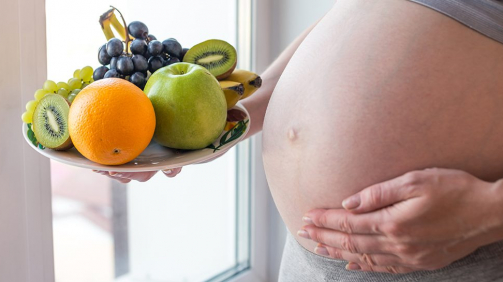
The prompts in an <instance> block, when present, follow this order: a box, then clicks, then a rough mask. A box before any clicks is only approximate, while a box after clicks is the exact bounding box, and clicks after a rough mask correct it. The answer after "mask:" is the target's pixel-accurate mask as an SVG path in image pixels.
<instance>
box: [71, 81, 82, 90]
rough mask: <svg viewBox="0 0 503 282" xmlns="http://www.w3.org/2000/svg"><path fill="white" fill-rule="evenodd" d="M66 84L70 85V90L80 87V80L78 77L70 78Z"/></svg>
mask: <svg viewBox="0 0 503 282" xmlns="http://www.w3.org/2000/svg"><path fill="white" fill-rule="evenodd" d="M68 85H69V86H70V89H71V90H74V89H81V87H82V81H81V80H80V78H72V79H70V80H69V81H68Z"/></svg>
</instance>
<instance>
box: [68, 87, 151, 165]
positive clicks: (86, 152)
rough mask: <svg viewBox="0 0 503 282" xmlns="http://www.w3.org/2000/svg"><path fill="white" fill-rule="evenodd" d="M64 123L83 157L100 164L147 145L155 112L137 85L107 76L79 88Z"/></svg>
mask: <svg viewBox="0 0 503 282" xmlns="http://www.w3.org/2000/svg"><path fill="white" fill-rule="evenodd" d="M68 125H69V127H68V128H69V130H70V136H71V138H72V140H73V143H74V145H75V148H76V149H77V150H78V151H79V152H80V153H81V154H82V155H83V156H84V157H86V158H88V159H89V160H92V161H94V162H97V163H99V164H103V165H120V164H124V163H127V162H129V161H131V160H133V159H134V158H136V157H137V156H138V155H140V153H141V152H142V151H143V150H144V149H145V148H146V147H147V146H148V144H149V143H150V141H151V139H152V136H153V134H154V130H155V113H154V108H153V107H152V103H151V102H150V100H149V99H148V98H147V96H146V95H145V93H143V92H142V91H141V90H140V89H139V88H138V87H136V86H134V85H133V84H132V83H130V82H128V81H126V80H123V79H119V78H107V79H101V80H99V81H96V82H94V83H92V84H90V85H89V86H87V87H86V88H85V89H83V90H82V91H80V93H79V94H78V96H77V97H76V98H75V100H74V101H73V103H72V107H71V108H70V113H69V117H68Z"/></svg>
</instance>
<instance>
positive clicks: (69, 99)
mask: <svg viewBox="0 0 503 282" xmlns="http://www.w3.org/2000/svg"><path fill="white" fill-rule="evenodd" d="M75 97H77V94H75V93H73V92H72V94H70V95H68V98H66V99H67V100H68V101H70V103H73V100H75Z"/></svg>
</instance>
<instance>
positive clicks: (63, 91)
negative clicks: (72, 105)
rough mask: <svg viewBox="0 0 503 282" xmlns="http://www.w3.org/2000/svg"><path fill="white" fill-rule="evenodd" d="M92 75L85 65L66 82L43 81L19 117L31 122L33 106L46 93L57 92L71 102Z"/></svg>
mask: <svg viewBox="0 0 503 282" xmlns="http://www.w3.org/2000/svg"><path fill="white" fill-rule="evenodd" d="M92 75H93V68H92V67H90V66H86V67H83V68H82V69H77V70H75V71H74V72H73V77H72V78H70V79H69V80H68V83H66V82H58V83H56V82H54V81H52V80H47V81H45V82H44V85H43V86H42V89H38V90H37V91H35V95H34V96H35V100H32V101H29V102H28V103H26V112H24V113H23V115H22V116H21V119H22V120H23V122H24V123H26V124H30V123H32V121H33V111H34V110H35V107H36V106H37V104H38V103H39V101H40V100H41V99H42V98H43V97H44V96H46V95H47V94H58V95H60V96H61V97H63V98H65V99H67V100H68V101H69V102H72V101H73V98H75V96H76V95H77V94H78V92H79V91H80V89H82V88H85V87H86V86H87V85H89V84H90V83H91V82H93V81H94V80H93V78H92ZM49 148H50V147H49Z"/></svg>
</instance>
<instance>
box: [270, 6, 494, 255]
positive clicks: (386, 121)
mask: <svg viewBox="0 0 503 282" xmlns="http://www.w3.org/2000/svg"><path fill="white" fill-rule="evenodd" d="M501 77H503V45H502V44H500V43H498V42H496V41H493V40H491V39H489V38H487V37H485V36H484V35H481V34H479V33H477V32H475V31H473V30H471V29H469V28H467V27H465V26H463V25H461V24H460V23H458V22H456V21H454V20H452V19H450V18H448V17H446V16H444V15H441V14H440V13H437V12H435V11H432V10H430V9H428V8H425V7H422V6H418V5H417V4H413V3H411V2H408V1H403V0H388V1H368V0H338V2H337V4H336V5H335V6H334V8H333V9H332V11H330V12H329V13H328V14H327V15H326V16H325V18H324V19H323V20H322V21H321V22H320V23H319V24H318V26H317V27H316V28H315V29H314V30H313V31H312V32H311V34H310V35H309V36H308V37H307V38H306V40H305V41H304V42H303V44H302V45H301V46H300V47H299V49H298V50H297V52H296V54H295V55H294V57H293V58H292V59H291V61H290V63H289V65H288V67H287V68H286V70H285V72H284V73H283V75H282V77H281V79H280V81H279V83H278V85H277V87H276V89H275V91H274V94H273V96H272V98H271V101H270V103H269V106H268V109H267V114H266V118H265V122H264V128H263V159H264V166H265V169H266V174H267V179H268V182H269V186H270V189H271V192H272V195H273V198H274V200H275V203H276V205H277V207H278V210H279V212H280V214H281V216H282V218H283V220H284V221H285V223H286V225H287V227H288V229H289V231H290V232H291V233H293V234H294V236H295V237H296V239H297V240H298V241H299V243H300V244H301V245H303V246H304V247H305V248H307V249H308V250H310V251H313V250H314V247H315V243H314V242H311V241H308V240H305V239H302V238H300V237H297V236H296V235H295V234H296V231H297V230H299V229H300V228H301V227H302V226H303V223H302V220H301V218H302V215H303V214H304V213H305V212H307V211H308V210H310V209H313V208H340V207H341V202H342V200H343V199H344V198H346V197H347V196H349V195H351V194H353V193H355V192H358V191H360V190H362V189H363V188H365V187H367V186H369V185H371V184H374V183H378V182H381V181H384V180H387V179H390V178H393V177H396V176H399V175H401V174H403V173H405V172H407V171H410V170H415V169H423V168H427V167H446V168H457V169H462V170H465V171H468V172H470V173H472V174H474V175H476V176H478V177H480V178H482V179H486V180H495V179H497V178H499V177H501V176H503V146H502V145H503V110H502V109H503V79H501Z"/></svg>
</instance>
